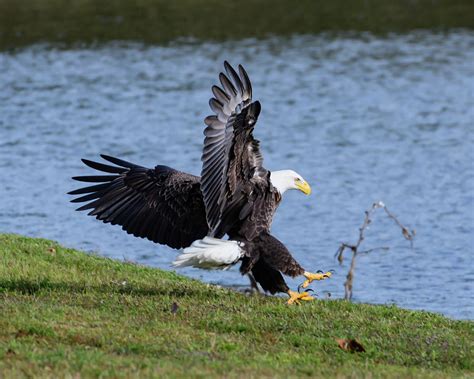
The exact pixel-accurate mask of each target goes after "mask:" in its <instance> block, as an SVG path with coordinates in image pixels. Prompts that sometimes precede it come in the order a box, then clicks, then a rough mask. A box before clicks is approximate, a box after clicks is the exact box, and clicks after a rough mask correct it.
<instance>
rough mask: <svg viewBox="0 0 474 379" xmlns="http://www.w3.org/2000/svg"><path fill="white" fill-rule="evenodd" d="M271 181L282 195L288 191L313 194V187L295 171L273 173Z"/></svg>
mask: <svg viewBox="0 0 474 379" xmlns="http://www.w3.org/2000/svg"><path fill="white" fill-rule="evenodd" d="M270 181H271V182H272V185H273V186H274V187H275V188H276V189H277V190H278V192H280V193H281V194H282V195H283V194H284V193H285V192H286V191H288V190H300V191H301V192H303V193H304V194H305V195H309V194H310V193H311V187H310V186H309V184H308V182H307V181H306V180H304V179H303V177H302V176H301V175H300V174H298V173H297V172H295V171H293V170H280V171H272V172H271V173H270Z"/></svg>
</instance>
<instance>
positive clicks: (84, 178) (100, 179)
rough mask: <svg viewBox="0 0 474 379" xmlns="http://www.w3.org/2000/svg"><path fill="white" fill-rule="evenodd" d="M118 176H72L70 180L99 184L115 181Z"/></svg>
mask: <svg viewBox="0 0 474 379" xmlns="http://www.w3.org/2000/svg"><path fill="white" fill-rule="evenodd" d="M118 177H119V175H89V176H73V177H72V179H74V180H77V181H78V182H87V183H99V182H111V181H113V180H114V179H117V178H118Z"/></svg>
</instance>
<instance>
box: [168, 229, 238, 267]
mask: <svg viewBox="0 0 474 379" xmlns="http://www.w3.org/2000/svg"><path fill="white" fill-rule="evenodd" d="M242 247H243V243H242V242H237V241H230V240H221V239H218V238H212V237H204V238H203V239H202V240H197V241H194V242H193V243H192V245H191V246H189V247H187V248H186V249H184V250H183V253H182V254H180V255H178V257H177V258H176V260H175V261H174V262H173V267H176V268H181V267H186V266H192V267H197V268H203V269H208V270H210V269H221V270H226V269H228V268H229V267H230V266H232V265H234V264H236V263H237V262H238V261H239V260H240V259H241V258H242V257H243V256H244V254H245V251H244V250H243V249H242Z"/></svg>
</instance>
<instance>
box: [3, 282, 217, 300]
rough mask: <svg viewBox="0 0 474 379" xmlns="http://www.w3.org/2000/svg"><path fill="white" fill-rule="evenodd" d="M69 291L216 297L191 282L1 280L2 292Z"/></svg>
mask: <svg viewBox="0 0 474 379" xmlns="http://www.w3.org/2000/svg"><path fill="white" fill-rule="evenodd" d="M48 291H51V292H68V293H84V294H85V293H94V292H96V293H115V294H128V295H135V296H145V297H146V296H173V297H184V296H199V297H215V296H216V294H215V290H214V289H212V288H205V287H204V288H203V287H202V286H200V288H199V289H198V288H193V287H192V286H190V285H189V284H181V283H179V284H176V283H173V284H170V285H169V286H167V285H166V282H165V281H163V282H161V283H160V285H159V286H158V285H157V286H156V287H151V286H150V287H142V286H136V285H133V284H128V283H126V284H122V283H116V282H111V283H107V284H103V285H90V284H86V283H80V282H78V283H72V282H52V281H50V280H48V279H41V280H26V279H18V280H0V293H5V292H19V293H21V294H26V295H35V294H38V293H44V292H48Z"/></svg>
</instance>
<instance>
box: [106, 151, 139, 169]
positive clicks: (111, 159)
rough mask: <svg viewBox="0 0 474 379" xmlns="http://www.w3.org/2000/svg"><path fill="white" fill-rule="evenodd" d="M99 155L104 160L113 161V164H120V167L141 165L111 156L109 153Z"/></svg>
mask: <svg viewBox="0 0 474 379" xmlns="http://www.w3.org/2000/svg"><path fill="white" fill-rule="evenodd" d="M100 156H101V157H102V158H103V159H105V160H106V161H109V162H111V163H114V164H116V165H117V166H122V167H126V168H136V167H141V166H138V165H136V164H134V163H130V162H127V161H124V160H123V159H119V158H114V157H111V156H110V155H105V154H100Z"/></svg>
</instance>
